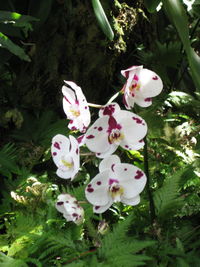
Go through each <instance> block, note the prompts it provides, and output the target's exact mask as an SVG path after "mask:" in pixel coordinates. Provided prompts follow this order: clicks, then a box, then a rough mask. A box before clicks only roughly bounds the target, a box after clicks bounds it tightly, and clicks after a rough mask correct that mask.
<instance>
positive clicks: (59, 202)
mask: <svg viewBox="0 0 200 267" xmlns="http://www.w3.org/2000/svg"><path fill="white" fill-rule="evenodd" d="M56 204H57V205H58V206H61V205H63V204H64V202H63V201H58V202H57V203H56Z"/></svg>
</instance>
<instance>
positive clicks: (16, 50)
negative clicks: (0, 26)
mask: <svg viewBox="0 0 200 267" xmlns="http://www.w3.org/2000/svg"><path fill="white" fill-rule="evenodd" d="M0 47H2V48H5V49H7V50H9V51H10V52H11V53H12V54H14V55H16V56H18V57H19V58H21V59H23V60H25V61H29V62H30V61H31V60H30V58H29V56H28V55H27V54H26V53H25V52H24V50H23V49H22V48H21V47H20V46H18V45H16V44H15V43H13V42H12V41H11V40H10V39H9V38H8V37H7V36H6V35H5V34H3V33H2V32H0Z"/></svg>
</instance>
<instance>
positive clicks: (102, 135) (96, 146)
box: [85, 116, 110, 153]
mask: <svg viewBox="0 0 200 267" xmlns="http://www.w3.org/2000/svg"><path fill="white" fill-rule="evenodd" d="M108 119H109V117H108V116H104V117H102V118H99V119H97V120H96V122H95V123H94V124H93V125H92V126H90V128H89V129H88V130H87V132H86V134H85V136H86V138H85V143H86V145H87V147H88V148H89V149H90V150H91V151H93V152H95V153H104V152H105V151H107V150H108V149H109V146H110V144H109V142H108V133H107V130H108Z"/></svg>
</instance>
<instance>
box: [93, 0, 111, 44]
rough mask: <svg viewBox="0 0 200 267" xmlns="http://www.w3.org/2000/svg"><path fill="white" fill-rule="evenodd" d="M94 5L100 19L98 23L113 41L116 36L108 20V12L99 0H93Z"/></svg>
mask: <svg viewBox="0 0 200 267" xmlns="http://www.w3.org/2000/svg"><path fill="white" fill-rule="evenodd" d="M92 5H93V8H94V13H95V15H96V18H97V20H98V23H99V25H100V27H101V29H102V31H103V32H104V34H105V35H106V36H107V37H108V39H110V40H111V41H112V40H113V38H114V33H113V30H112V28H111V26H110V23H109V22H108V19H107V17H106V14H105V12H104V10H103V7H102V5H101V3H100V1H99V0H92Z"/></svg>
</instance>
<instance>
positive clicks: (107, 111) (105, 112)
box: [103, 104, 115, 116]
mask: <svg viewBox="0 0 200 267" xmlns="http://www.w3.org/2000/svg"><path fill="white" fill-rule="evenodd" d="M103 109H104V110H103V115H109V116H112V114H113V113H114V112H115V105H113V104H110V105H108V106H107V107H104V108H103Z"/></svg>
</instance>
